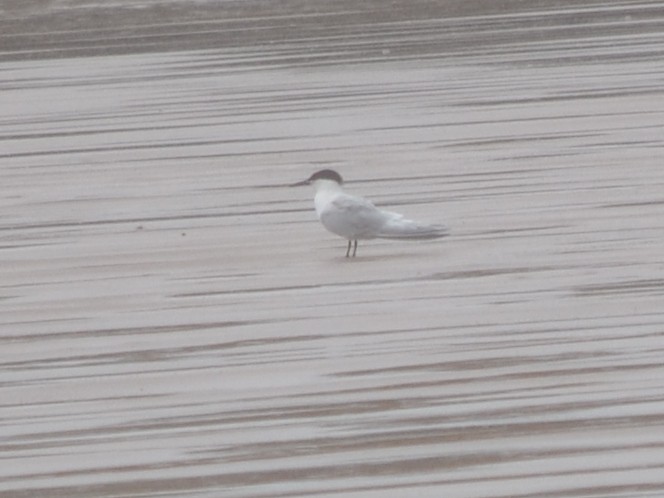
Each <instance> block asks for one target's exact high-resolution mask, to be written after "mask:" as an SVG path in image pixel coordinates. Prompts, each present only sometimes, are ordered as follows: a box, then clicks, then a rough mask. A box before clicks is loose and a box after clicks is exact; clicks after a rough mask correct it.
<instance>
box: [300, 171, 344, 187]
mask: <svg viewBox="0 0 664 498" xmlns="http://www.w3.org/2000/svg"><path fill="white" fill-rule="evenodd" d="M316 180H332V181H333V182H337V183H338V184H339V185H341V184H342V183H343V182H344V181H343V178H341V175H340V174H339V173H337V172H336V171H334V170H333V169H322V170H320V171H316V172H315V173H314V174H313V175H311V176H310V177H309V179H308V180H307V181H308V182H309V183H312V182H315V181H316Z"/></svg>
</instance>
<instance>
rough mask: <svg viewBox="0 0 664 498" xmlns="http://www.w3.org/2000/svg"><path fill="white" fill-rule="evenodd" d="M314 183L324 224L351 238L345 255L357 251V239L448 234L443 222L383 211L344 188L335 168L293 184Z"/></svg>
mask: <svg viewBox="0 0 664 498" xmlns="http://www.w3.org/2000/svg"><path fill="white" fill-rule="evenodd" d="M300 185H313V186H314V187H315V189H316V196H315V197H314V205H315V206H316V214H317V215H318V219H319V220H320V222H321V223H322V224H323V226H324V227H325V228H326V229H327V230H328V231H330V232H332V233H333V234H335V235H339V236H340V237H343V238H344V239H346V240H348V247H347V249H346V257H347V258H348V257H349V256H350V248H351V244H352V246H353V257H355V253H356V252H357V241H358V240H365V239H399V240H427V239H437V238H439V237H443V236H445V235H447V228H446V227H445V226H443V225H425V224H423V223H419V222H417V221H413V220H409V219H406V218H404V217H403V216H402V215H400V214H398V213H392V212H390V211H383V210H382V209H378V208H377V207H376V206H374V205H373V204H372V203H371V202H370V201H368V200H366V199H363V198H362V197H356V196H354V195H350V194H347V193H346V192H344V190H343V188H342V185H343V179H342V178H341V175H340V174H339V173H337V172H336V171H334V170H331V169H324V170H321V171H317V172H316V173H314V174H313V175H311V176H310V177H309V178H308V179H306V180H304V181H302V182H298V183H294V184H293V185H291V186H292V187H297V186H300Z"/></svg>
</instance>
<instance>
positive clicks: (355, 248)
mask: <svg viewBox="0 0 664 498" xmlns="http://www.w3.org/2000/svg"><path fill="white" fill-rule="evenodd" d="M348 249H350V240H349V241H348ZM356 252H357V239H355V245H354V246H353V257H355V253H356Z"/></svg>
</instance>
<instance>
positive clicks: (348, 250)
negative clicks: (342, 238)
mask: <svg viewBox="0 0 664 498" xmlns="http://www.w3.org/2000/svg"><path fill="white" fill-rule="evenodd" d="M349 255H350V240H349V241H348V249H346V257H348V256H349Z"/></svg>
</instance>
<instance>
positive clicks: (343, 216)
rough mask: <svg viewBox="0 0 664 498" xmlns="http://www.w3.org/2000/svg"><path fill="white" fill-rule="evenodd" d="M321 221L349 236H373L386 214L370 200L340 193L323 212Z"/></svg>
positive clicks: (337, 231) (383, 221)
mask: <svg viewBox="0 0 664 498" xmlns="http://www.w3.org/2000/svg"><path fill="white" fill-rule="evenodd" d="M321 221H323V223H324V224H325V225H326V226H329V227H330V228H332V227H334V230H333V231H334V232H335V233H339V234H340V235H343V236H345V237H348V238H371V237H374V236H375V234H376V233H377V232H378V231H379V230H380V228H381V227H382V226H383V224H384V223H385V221H386V219H385V214H384V212H383V211H381V210H379V209H378V208H376V206H374V205H373V204H372V203H371V202H370V201H368V200H366V199H363V198H362V197H355V196H352V195H346V194H342V195H338V196H337V197H335V199H334V200H333V201H332V202H330V204H329V206H328V207H327V208H326V209H325V210H324V211H323V212H322V213H321Z"/></svg>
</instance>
